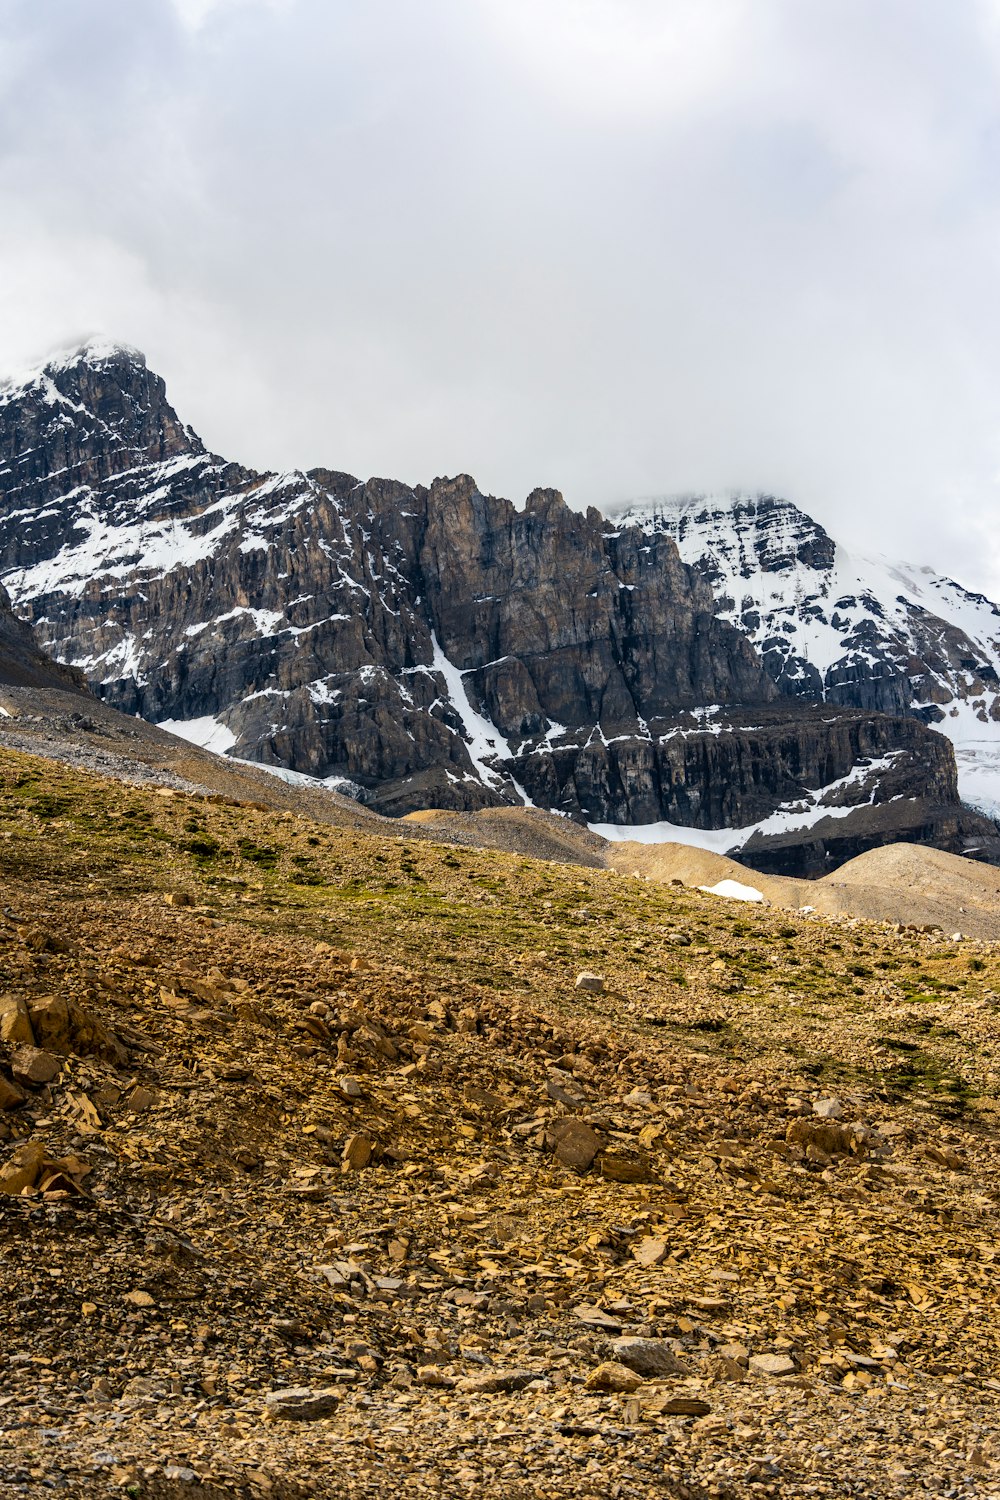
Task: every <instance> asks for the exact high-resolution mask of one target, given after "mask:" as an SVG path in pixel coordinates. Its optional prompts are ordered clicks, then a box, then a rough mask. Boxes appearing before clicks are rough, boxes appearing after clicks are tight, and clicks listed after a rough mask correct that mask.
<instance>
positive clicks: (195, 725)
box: [156, 714, 237, 755]
mask: <svg viewBox="0 0 1000 1500" xmlns="http://www.w3.org/2000/svg"><path fill="white" fill-rule="evenodd" d="M156 727H157V729H165V730H166V732H167V734H173V735H176V737H177V738H178V739H179V740H187V741H188V743H189V744H192V745H199V746H200V747H201V749H202V750H211V751H212V753H213V754H214V755H228V754H229V752H230V750H231V749H232V748H233V746H234V745H235V744H236V740H237V736H236V735H235V734H233V731H232V730H231V729H230V728H228V726H227V725H225V724H223V722H222V720H221V719H216V718H213V716H212V715H211V714H204V715H203V716H202V717H201V718H200V719H161V720H160V722H159V724H157V726H156Z"/></svg>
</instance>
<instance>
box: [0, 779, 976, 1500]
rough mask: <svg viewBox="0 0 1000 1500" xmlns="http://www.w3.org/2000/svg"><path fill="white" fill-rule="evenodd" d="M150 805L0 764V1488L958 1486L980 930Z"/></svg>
mask: <svg viewBox="0 0 1000 1500" xmlns="http://www.w3.org/2000/svg"><path fill="white" fill-rule="evenodd" d="M165 791H166V789H163V788H156V787H148V786H147V787H134V788H133V787H123V786H122V785H120V784H118V783H115V782H111V781H108V780H105V779H101V778H99V777H97V776H94V775H91V774H87V773H84V772H82V771H80V770H78V769H75V768H73V767H70V766H65V765H57V764H54V763H53V762H51V761H42V760H38V759H33V758H31V757H27V756H24V755H20V754H16V753H12V752H9V751H6V752H0V881H2V891H3V899H2V913H0V1024H6V1023H4V1022H3V1016H4V1015H6V1014H12V1015H13V1014H14V1012H13V1011H5V1010H4V1008H3V1007H4V1004H7V1005H8V1006H9V1005H13V1006H14V1007H15V1010H16V1007H17V1005H21V1006H22V1008H23V1014H25V1015H28V1016H29V1017H32V1018H34V1019H33V1020H32V1025H33V1026H37V1027H38V1036H39V1037H40V1036H41V1033H42V1026H43V1020H42V1018H43V1017H48V1020H47V1021H46V1022H45V1024H46V1025H49V1026H51V1024H52V1016H53V1015H54V1014H56V1013H57V1012H58V1002H60V1001H65V1002H67V1005H71V1006H75V1007H77V1008H78V1009H77V1010H76V1011H72V1012H71V1011H70V1010H66V1011H65V1014H66V1015H70V1014H73V1015H75V1016H76V1018H77V1019H76V1021H75V1022H74V1025H73V1026H70V1027H69V1029H68V1031H67V1039H66V1040H65V1041H64V1042H63V1043H62V1044H61V1045H62V1046H63V1048H64V1050H63V1051H62V1052H61V1053H60V1054H58V1055H57V1056H56V1063H57V1071H56V1076H55V1077H54V1078H53V1079H52V1081H51V1082H49V1083H47V1084H37V1085H35V1086H32V1087H28V1086H24V1089H23V1092H24V1094H25V1096H26V1097H25V1102H24V1104H23V1105H22V1106H21V1107H20V1108H15V1109H8V1110H6V1111H4V1112H2V1113H0V1180H2V1179H3V1176H4V1174H5V1173H7V1172H9V1171H10V1169H11V1165H12V1161H13V1160H15V1158H16V1153H17V1152H18V1151H22V1152H23V1151H24V1150H25V1149H26V1148H27V1149H29V1150H30V1151H34V1152H35V1153H36V1156H39V1157H40V1159H41V1161H42V1162H43V1163H45V1162H48V1163H53V1162H54V1163H57V1164H60V1165H58V1167H51V1166H48V1167H45V1166H42V1167H40V1168H39V1175H38V1176H37V1178H36V1180H35V1183H34V1186H33V1187H30V1186H29V1188H28V1189H27V1190H26V1191H25V1192H24V1193H22V1194H21V1195H19V1196H6V1197H4V1196H3V1195H2V1194H0V1250H2V1254H0V1365H2V1368H3V1380H2V1382H0V1391H2V1394H0V1493H3V1494H4V1495H5V1496H6V1494H8V1493H9V1494H11V1495H24V1496H29V1497H30V1500H35V1497H41V1496H45V1495H49V1494H52V1493H57V1494H65V1495H71V1496H74V1497H77V1496H80V1497H83V1496H87V1497H90V1496H103V1495H114V1496H123V1495H130V1496H133V1495H134V1496H140V1497H154V1496H169V1497H170V1500H177V1497H181V1496H184V1497H199V1496H213V1497H219V1496H224V1495H241V1496H247V1497H250V1496H254V1497H272V1500H282V1497H291V1496H295V1497H306V1496H309V1497H313V1496H343V1495H353V1496H359V1497H360V1496H366V1497H367V1496H372V1497H374V1496H389V1495H398V1494H400V1493H401V1492H402V1493H405V1494H406V1495H408V1496H409V1495H414V1496H428V1497H429V1496H432V1495H433V1496H440V1495H447V1496H453V1495H454V1496H465V1495H468V1496H480V1495H483V1494H489V1495H491V1496H495V1497H497V1500H528V1497H536V1496H539V1497H541V1496H551V1497H563V1496H565V1497H570V1496H572V1497H578V1496H591V1497H597V1496H601V1497H604V1496H615V1497H618V1500H624V1497H629V1500H631V1497H644V1500H645V1497H649V1500H653V1497H658V1500H659V1497H664V1496H666V1497H695V1496H697V1497H702V1496H714V1497H718V1500H726V1497H735V1496H743V1495H747V1496H750V1495H774V1496H782V1497H784V1496H791V1497H798V1496H807V1495H808V1496H821V1497H830V1500H832V1497H840V1496H845V1495H855V1496H864V1497H875V1500H882V1497H890V1496H891V1497H893V1500H910V1497H912V1496H913V1495H914V1494H916V1493H920V1494H937V1495H941V1496H945V1495H960V1496H962V1497H966V1496H968V1497H971V1500H991V1497H995V1496H996V1494H997V1493H998V1486H1000V1447H998V1442H997V1431H998V1426H1000V1422H998V1418H1000V1307H998V1304H997V1299H996V1296H995V1283H996V1275H997V1256H998V1250H997V1243H998V1236H997V1229H998V1208H1000V1153H998V1150H997V1146H998V1125H1000V1114H998V1090H1000V950H998V948H997V947H996V946H994V945H992V944H988V943H977V942H967V943H951V942H947V941H943V940H938V939H937V938H935V937H934V936H933V935H922V934H916V933H908V932H903V933H897V932H895V931H893V930H891V929H889V928H887V927H886V926H884V925H877V924H874V923H871V922H866V921H856V920H853V919H843V918H830V917H821V916H814V917H811V918H807V917H801V916H797V915H789V914H788V913H787V912H784V911H781V910H779V909H777V908H774V907H758V906H741V905H737V904H736V903H732V902H726V901H722V900H719V899H717V898H714V897H711V896H706V895H704V894H702V893H700V892H698V891H696V890H689V889H680V888H678V887H673V886H670V885H666V884H659V883H654V882H649V883H647V882H646V881H637V880H634V879H631V878H623V877H622V876H620V875H618V874H616V873H615V872H613V871H606V870H602V869H593V868H582V867H574V866H571V865H567V864H563V863H552V862H548V863H546V862H542V861H538V860H533V859H530V858H527V857H525V856H524V855H522V854H515V855H510V854H506V853H502V852H499V851H493V850H476V849H466V848H456V847H454V846H449V845H447V844H443V843H435V842H429V841H428V840H427V839H426V838H421V837H420V827H419V825H407V826H408V828H411V829H412V836H406V837H403V838H400V837H399V836H398V834H399V829H400V825H399V824H396V825H390V826H392V827H393V830H394V833H393V836H392V837H386V836H385V835H384V834H382V833H381V832H380V831H377V832H369V831H368V830H367V829H365V828H361V827H353V828H351V827H343V828H338V827H336V826H333V825H332V824H331V823H329V822H322V821H320V822H317V821H311V820H309V819H307V818H304V817H299V816H295V815H290V814H289V813H288V812H287V811H286V812H280V811H272V810H261V809H257V808H254V807H248V806H242V807H241V806H235V805H232V804H230V803H227V802H225V801H223V802H216V801H212V800H206V799H205V798H204V797H199V796H197V795H190V794H186V793H180V794H175V795H165V794H164V792H165ZM375 826H376V828H377V829H378V830H381V828H383V827H384V826H385V825H384V824H382V823H381V822H379V823H378V824H377V825H375ZM182 899H185V900H187V901H188V902H189V903H191V904H188V905H184V904H177V903H178V902H179V901H181V900H182ZM583 970H588V971H591V972H594V973H597V974H599V975H600V976H601V977H602V978H603V980H604V987H603V991H602V992H601V993H591V992H587V991H584V990H578V989H577V988H576V986H575V981H576V977H577V975H578V974H579V973H580V972H581V971H583ZM52 997H54V998H52ZM53 1006H55V1010H54V1009H53ZM74 1026H75V1030H74ZM102 1028H103V1029H102ZM70 1032H72V1035H70V1034H69V1033H70ZM109 1033H110V1034H113V1036H114V1037H117V1039H118V1041H117V1044H114V1045H113V1044H112V1043H111V1042H110V1041H109V1040H108V1034H109ZM102 1036H103V1037H104V1038H105V1042H104V1043H101V1042H100V1041H99V1038H100V1037H102ZM95 1038H96V1039H98V1040H97V1041H95ZM95 1046H96V1047H97V1050H96V1051H95V1050H94V1047H95ZM43 1050H44V1049H43ZM50 1055H53V1054H50ZM25 1066H26V1059H25V1057H24V1056H23V1055H22V1054H21V1053H20V1052H19V1050H18V1046H17V1044H15V1042H13V1041H11V1042H3V1041H0V1077H2V1078H4V1079H6V1080H8V1083H7V1087H8V1088H9V1087H10V1086H11V1085H10V1082H9V1080H10V1079H11V1077H12V1075H13V1076H14V1077H16V1076H17V1072H18V1069H23V1068H24V1067H25ZM348 1080H350V1082H348ZM570 1140H572V1142H573V1143H574V1149H577V1150H578V1149H579V1148H580V1145H581V1142H582V1143H583V1144H584V1146H586V1143H587V1142H590V1143H591V1144H590V1147H589V1149H590V1150H591V1151H592V1152H595V1153H596V1154H595V1155H594V1160H593V1163H592V1164H591V1165H589V1166H587V1165H586V1162H585V1161H583V1163H582V1170H574V1169H573V1168H571V1167H567V1166H565V1165H563V1164H562V1160H561V1159H560V1154H559V1153H560V1152H562V1153H564V1154H565V1151H566V1147H567V1143H568V1142H569V1141H570ZM595 1142H596V1145H595V1144H594V1143H595ZM560 1143H562V1144H560ZM585 1156H586V1150H585V1151H584V1157H585ZM345 1160H346V1161H348V1162H357V1163H359V1164H360V1163H361V1162H366V1163H367V1164H366V1165H363V1166H359V1169H357V1170H346V1171H345V1170H344V1169H343V1165H344V1162H345ZM602 1324H603V1325H604V1326H602ZM615 1329H620V1330H621V1331H622V1333H623V1334H625V1335H628V1336H632V1337H640V1338H654V1339H657V1340H659V1341H661V1342H660V1343H659V1344H658V1345H657V1348H658V1350H659V1358H660V1359H661V1360H662V1361H665V1367H666V1372H665V1373H661V1374H659V1375H656V1374H654V1375H650V1376H647V1377H646V1378H644V1379H643V1380H642V1382H641V1384H640V1385H639V1386H638V1388H637V1389H636V1390H635V1392H634V1393H628V1392H624V1391H623V1392H618V1391H613V1390H612V1391H606V1390H601V1389H595V1388H592V1385H591V1384H588V1382H592V1381H593V1380H595V1379H598V1380H599V1381H607V1380H608V1379H609V1378H610V1377H608V1376H607V1375H606V1374H602V1376H600V1377H595V1373H594V1372H595V1371H596V1370H597V1368H598V1366H599V1365H601V1364H602V1363H605V1362H607V1361H608V1360H612V1363H613V1364H618V1363H619V1362H620V1360H619V1357H618V1355H619V1351H618V1350H616V1349H615V1348H614V1347H613V1339H614V1337H615V1333H614V1331H613V1330H615ZM623 1357H627V1356H623ZM772 1369H775V1370H777V1369H787V1370H789V1371H790V1373H789V1374H787V1375H776V1374H770V1373H768V1371H769V1370H772ZM615 1380H617V1381H618V1382H619V1383H621V1377H620V1374H619V1375H618V1376H614V1379H613V1381H612V1383H614V1381H615ZM625 1383H626V1384H628V1383H633V1382H632V1381H629V1380H626V1381H625ZM288 1387H292V1388H300V1387H302V1388H307V1389H308V1390H311V1391H321V1392H322V1391H327V1390H330V1389H332V1390H333V1391H334V1392H335V1393H336V1395H335V1397H334V1398H330V1397H324V1398H323V1401H324V1402H325V1403H326V1407H327V1412H326V1414H325V1415H321V1416H317V1417H315V1418H314V1419H312V1420H303V1421H289V1420H284V1419H282V1418H281V1416H280V1415H277V1416H276V1415H275V1414H274V1412H273V1411H272V1410H270V1409H269V1407H268V1395H269V1393H271V1392H273V1391H275V1389H279V1390H280V1389H281V1388H288ZM331 1407H332V1410H331V1409H330V1408H331Z"/></svg>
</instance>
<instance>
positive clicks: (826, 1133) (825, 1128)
mask: <svg viewBox="0 0 1000 1500" xmlns="http://www.w3.org/2000/svg"><path fill="white" fill-rule="evenodd" d="M785 1140H786V1141H789V1142H790V1143H791V1144H792V1145H798V1146H802V1147H804V1148H805V1150H806V1151H808V1150H809V1148H810V1147H812V1148H814V1149H815V1150H818V1151H823V1152H825V1153H826V1154H827V1156H844V1155H846V1154H848V1153H849V1152H850V1151H851V1149H852V1147H853V1144H854V1133H853V1132H852V1130H851V1128H850V1126H848V1125H839V1124H838V1123H837V1121H836V1120H810V1119H799V1120H792V1121H790V1122H789V1125H788V1128H787V1129H786V1131H785Z"/></svg>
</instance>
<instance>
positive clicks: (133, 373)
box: [0, 346, 964, 847]
mask: <svg viewBox="0 0 1000 1500" xmlns="http://www.w3.org/2000/svg"><path fill="white" fill-rule="evenodd" d="M0 486H2V494H3V504H2V507H0V572H2V574H3V576H4V578H5V580H6V582H7V586H8V588H9V589H10V590H11V593H12V595H13V596H14V598H15V601H16V605H17V608H18V609H19V610H20V611H21V612H22V613H23V614H24V615H25V616H29V617H30V618H32V619H33V620H34V622H35V628H36V631H37V632H38V635H39V638H40V639H41V640H42V641H43V642H44V643H45V644H46V645H47V647H48V648H49V649H50V650H51V651H52V652H53V653H54V654H55V655H56V656H58V657H59V659H60V660H62V661H66V662H71V663H73V664H75V665H76V666H78V667H79V668H81V669H82V670H83V671H84V672H85V673H86V674H87V677H88V678H89V680H90V681H91V682H92V684H94V686H95V687H96V689H97V691H99V692H100V693H101V694H102V695H103V696H104V697H106V698H108V699H109V700H110V701H111V702H113V703H114V704H115V705H116V706H118V707H120V708H123V709H125V710H126V711H128V712H138V713H141V714H142V715H143V716H144V717H146V718H149V719H152V720H154V721H156V722H164V721H167V722H168V724H171V723H174V724H178V726H183V732H184V733H186V734H188V735H191V736H198V737H200V738H201V739H202V740H203V741H204V742H208V743H210V744H211V745H212V747H213V748H220V749H224V750H229V751H230V752H231V753H234V754H236V755H239V756H243V757H245V758H248V759H251V760H260V761H264V762H267V763H270V764H273V765H278V766H284V767H287V768H290V769H292V770H295V771H299V772H306V773H308V774H311V775H314V776H318V777H322V778H337V779H346V780H347V781H349V782H351V783H353V784H354V785H355V787H356V788H357V789H358V792H359V794H360V795H363V796H364V797H365V798H366V800H369V801H371V802H372V803H374V805H376V806H378V807H381V808H383V809H384V810H387V811H393V812H404V811H409V810H413V809H416V808H418V807H423V806H428V805H437V806H445V807H452V808H474V807H477V806H482V805H487V804H490V803H497V802H503V801H509V802H523V801H524V800H526V799H531V800H533V801H535V802H537V803H538V804H539V805H540V806H545V807H550V808H553V809H555V810H559V811H563V812H566V813H569V814H570V815H571V816H575V817H577V818H582V819H584V820H586V821H591V822H615V823H623V822H628V823H646V822H655V821H658V820H661V819H664V818H666V819H669V820H671V821H676V822H681V823H688V824H691V825H695V826H699V827H703V828H713V827H719V826H722V825H723V824H735V825H737V826H744V825H747V824H751V823H755V822H759V821H760V820H761V819H764V818H767V817H768V816H770V815H771V814H773V813H775V812H776V811H777V810H779V809H781V808H782V807H784V806H785V805H787V804H794V803H796V799H798V800H799V801H801V798H802V795H803V793H804V792H807V793H808V794H809V796H810V797H812V795H813V793H815V794H816V796H817V797H819V798H820V801H822V797H823V795H825V794H824V793H823V791H822V789H824V788H833V791H832V792H831V796H833V797H834V798H836V797H841V796H846V797H847V799H848V801H849V802H850V800H851V798H852V797H856V800H857V803H858V805H859V807H860V806H863V807H868V806H871V805H873V804H874V803H875V802H880V801H883V800H893V801H895V802H897V803H900V804H902V803H909V802H912V803H913V806H914V816H915V817H916V816H917V815H918V810H917V802H919V803H920V808H919V816H920V817H921V818H923V819H926V815H927V807H928V806H929V805H930V804H933V805H934V806H941V807H949V808H950V810H951V812H950V815H951V819H952V823H954V820H955V816H956V812H957V801H956V795H955V787H954V765H953V761H952V758H951V754H950V750H949V748H948V746H947V744H946V743H945V742H944V741H942V740H940V738H939V737H938V736H936V735H933V734H931V733H930V732H929V731H927V730H926V729H924V728H922V726H920V725H919V724H916V723H914V722H913V721H901V720H898V719H892V718H886V717H883V716H880V715H879V714H877V713H872V712H868V711H866V712H860V713H859V712H845V713H843V714H838V713H836V712H834V713H831V712H830V711H829V710H826V711H824V712H823V713H817V712H814V711H813V710H811V709H810V708H809V707H808V706H806V705H804V704H801V703H798V702H794V701H791V700H790V699H788V698H787V697H783V696H782V693H781V691H780V687H781V684H780V683H776V682H775V680H774V674H773V673H772V672H769V671H768V670H766V669H765V665H764V664H763V663H762V661H761V658H760V657H759V656H758V655H757V653H756V652H755V650H754V649H753V646H752V645H751V643H750V641H749V640H748V638H747V635H746V633H745V631H744V630H741V629H738V628H736V627H735V625H734V624H733V623H731V622H730V621H729V620H728V619H726V618H724V617H723V615H722V614H721V613H720V611H719V608H718V603H717V600H716V598H715V596H714V594H713V590H712V586H711V582H710V579H709V577H708V576H707V575H706V572H705V570H704V569H699V568H692V567H690V566H688V565H686V564H685V563H684V562H683V561H682V559H681V556H680V553H679V552H678V548H677V545H676V542H675V540H674V538H673V536H671V535H670V534H669V533H668V532H667V530H666V529H665V528H662V527H657V526H650V525H648V524H646V523H639V522H637V523H636V524H617V523H616V524H615V525H610V524H609V523H608V522H607V521H605V519H604V518H603V517H602V516H600V515H599V514H598V513H597V512H596V511H594V510H591V511H588V512H587V514H586V515H581V514H579V513H577V512H574V511H571V510H570V509H569V508H568V507H567V506H566V505H565V503H564V502H563V500H562V497H561V496H560V495H559V494H558V493H557V492H555V491H551V490H536V491H535V492H534V493H533V494H532V495H531V496H530V497H529V499H528V502H527V505H526V506H525V508H524V509H523V510H518V509H516V508H515V507H514V506H513V505H512V504H510V502H509V501H506V500H501V499H496V498H494V497H491V496H487V495H483V494H481V493H480V491H479V490H478V489H477V487H476V485H475V483H474V481H473V480H472V479H471V478H469V477H468V476H459V477H457V478H454V479H447V480H445V479H439V480H436V481H435V482H434V483H433V484H432V485H431V486H430V487H429V488H425V487H423V486H416V487H409V486H406V485H402V484H398V483H395V482H393V481H390V480H381V479H372V480H369V481H367V482H360V481H358V480H356V479H355V478H353V477H352V476H350V475H346V474H342V473H337V472H333V471H327V470H314V471H312V472H310V473H308V474H304V473H300V472H294V473H289V474H283V475H266V476H261V475H258V474H254V473H252V472H251V471H248V470H246V469H243V468H241V467H240V466H238V465H236V464H229V463H226V462H224V461H223V460H221V459H219V458H217V457H215V456H214V455H212V454H210V453H208V452H207V451H206V450H205V448H204V446H203V445H202V444H201V442H200V441H199V440H198V439H197V438H196V437H195V435H194V434H193V433H192V432H191V431H190V429H188V428H186V427H185V426H184V425H183V424H182V423H181V422H180V420H179V419H178V417H177V415H176V413H175V412H174V411H173V410H172V408H171V407H170V406H169V404H168V402H167V400H166V393H165V391H164V387H163V383H162V381H160V380H159V379H158V377H156V376H155V375H153V374H151V373H150V372H149V371H148V370H147V368H146V366H145V362H144V360H143V359H142V356H140V355H137V354H136V353H135V352H134V351H130V350H125V349H121V348H118V347H114V346H112V347H109V348H94V347H86V348H84V349H83V350H82V351H78V352H77V353H75V354H74V355H71V356H69V357H67V358H64V359H61V360H57V361H53V362H51V363H50V364H49V365H48V366H46V368H45V369H44V370H43V371H41V372H39V373H37V374H36V375H35V376H33V377H31V378H30V379H28V380H26V381H24V382H22V383H20V384H18V385H17V386H14V387H12V388H10V389H8V390H7V391H6V392H0ZM765 660H766V658H765ZM886 757H889V758H890V760H889V761H887V760H886ZM859 758H861V759H865V758H868V759H869V760H871V761H872V763H873V764H875V763H877V769H876V771H875V772H873V773H872V776H870V777H867V778H863V779H862V781H861V782H858V783H857V784H854V783H851V784H850V785H848V786H847V787H846V789H845V788H843V787H841V786H840V784H841V783H842V782H843V781H844V778H845V777H848V776H849V773H851V771H852V768H853V767H854V766H855V764H856V762H857V761H858V759H859ZM883 761H885V762H886V766H885V767H882V762H883ZM890 762H891V767H892V774H891V775H888V774H883V772H884V771H887V767H888V765H889V764H890ZM869 783H870V784H869ZM810 805H817V806H818V805H819V804H815V803H814V802H811V803H810ZM932 821H933V819H932ZM963 836H964V834H963V832H962V831H959V832H958V833H955V832H954V831H952V832H950V833H949V834H948V836H947V837H948V846H949V847H954V846H955V842H956V839H958V840H961V838H962V837H963Z"/></svg>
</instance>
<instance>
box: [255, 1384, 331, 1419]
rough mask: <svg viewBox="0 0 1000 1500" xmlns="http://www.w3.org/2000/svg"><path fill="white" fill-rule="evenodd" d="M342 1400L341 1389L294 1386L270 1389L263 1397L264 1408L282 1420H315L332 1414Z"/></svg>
mask: <svg viewBox="0 0 1000 1500" xmlns="http://www.w3.org/2000/svg"><path fill="white" fill-rule="evenodd" d="M342 1400H343V1392H342V1391H338V1390H313V1389H312V1388H311V1387H309V1386H296V1387H293V1388H291V1389H289V1390H277V1391H270V1392H269V1393H268V1395H267V1397H266V1398H265V1410H266V1411H267V1412H269V1413H270V1415H271V1416H272V1417H276V1418H278V1419H279V1420H280V1421H282V1422H315V1421H317V1420H318V1419H319V1418H320V1417H331V1416H333V1414H334V1412H335V1411H336V1410H337V1407H338V1406H339V1405H340V1403H341V1401H342Z"/></svg>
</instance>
